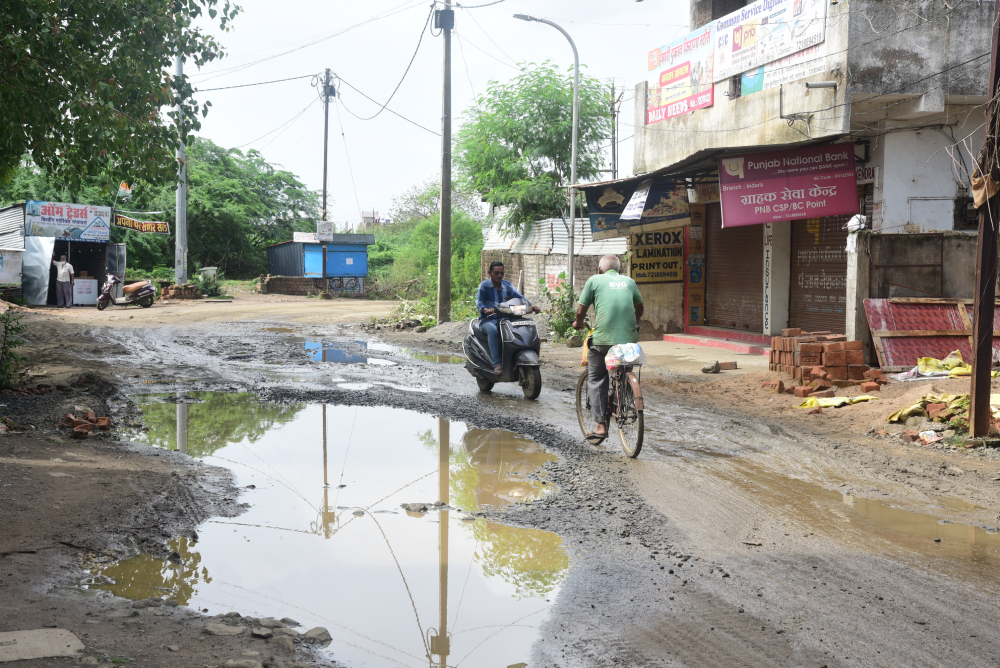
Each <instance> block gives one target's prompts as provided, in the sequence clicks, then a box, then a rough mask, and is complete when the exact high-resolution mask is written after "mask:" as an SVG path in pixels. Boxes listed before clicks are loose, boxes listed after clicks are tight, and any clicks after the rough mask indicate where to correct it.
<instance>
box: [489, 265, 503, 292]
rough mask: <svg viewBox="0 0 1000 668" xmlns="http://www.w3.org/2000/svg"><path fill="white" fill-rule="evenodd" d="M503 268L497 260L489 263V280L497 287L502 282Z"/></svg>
mask: <svg viewBox="0 0 1000 668" xmlns="http://www.w3.org/2000/svg"><path fill="white" fill-rule="evenodd" d="M503 275H504V268H503V262H500V261H499V260H494V261H493V262H491V263H490V280H491V281H493V285H496V286H498V287H499V285H500V281H502V280H503Z"/></svg>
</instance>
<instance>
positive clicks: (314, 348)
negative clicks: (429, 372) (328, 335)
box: [302, 339, 396, 366]
mask: <svg viewBox="0 0 1000 668" xmlns="http://www.w3.org/2000/svg"><path fill="white" fill-rule="evenodd" d="M302 345H303V348H304V349H305V351H306V352H307V353H309V357H310V358H312V360H313V361H314V362H333V363H334V364H381V365H383V366H394V365H395V364H396V363H395V362H391V361H389V360H383V359H379V358H378V357H365V356H363V355H351V354H349V353H346V352H344V351H343V350H341V349H340V348H338V347H337V345H336V344H334V343H330V342H328V341H323V340H322V339H320V340H316V339H303V340H302Z"/></svg>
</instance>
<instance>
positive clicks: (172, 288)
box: [160, 283, 201, 301]
mask: <svg viewBox="0 0 1000 668" xmlns="http://www.w3.org/2000/svg"><path fill="white" fill-rule="evenodd" d="M160 299H163V300H164V301H166V300H167V299H201V288H199V287H198V286H197V285H192V284H191V283H185V284H184V285H168V286H167V287H165V288H163V292H162V293H161V297H160Z"/></svg>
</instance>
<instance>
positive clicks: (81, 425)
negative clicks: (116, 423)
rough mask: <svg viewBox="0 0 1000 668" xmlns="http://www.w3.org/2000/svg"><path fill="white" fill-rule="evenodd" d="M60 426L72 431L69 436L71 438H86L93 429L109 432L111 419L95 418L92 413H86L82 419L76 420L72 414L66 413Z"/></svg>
mask: <svg viewBox="0 0 1000 668" xmlns="http://www.w3.org/2000/svg"><path fill="white" fill-rule="evenodd" d="M62 426H64V427H70V428H71V429H72V430H73V431H72V432H70V436H72V437H73V438H87V437H88V436H90V434H91V432H93V431H94V430H95V429H98V430H100V431H109V430H110V429H111V418H106V417H97V415H96V414H95V413H93V412H90V413H87V414H86V415H84V416H83V417H82V418H78V417H76V416H75V415H73V414H72V413H67V414H66V417H65V418H63V421H62Z"/></svg>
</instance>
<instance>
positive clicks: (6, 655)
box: [0, 629, 83, 663]
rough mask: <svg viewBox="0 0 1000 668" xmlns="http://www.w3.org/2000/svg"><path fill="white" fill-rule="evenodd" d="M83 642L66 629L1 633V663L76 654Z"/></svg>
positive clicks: (81, 648)
mask: <svg viewBox="0 0 1000 668" xmlns="http://www.w3.org/2000/svg"><path fill="white" fill-rule="evenodd" d="M81 651H83V643H82V642H80V639H79V638H77V637H76V636H75V635H74V634H73V633H71V632H69V631H67V630H66V629H32V630H29V631H6V632H3V633H0V663H7V662H9V661H24V660H25V659H44V658H46V657H52V656H76V655H77V652H81Z"/></svg>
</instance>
